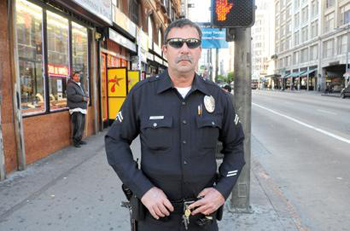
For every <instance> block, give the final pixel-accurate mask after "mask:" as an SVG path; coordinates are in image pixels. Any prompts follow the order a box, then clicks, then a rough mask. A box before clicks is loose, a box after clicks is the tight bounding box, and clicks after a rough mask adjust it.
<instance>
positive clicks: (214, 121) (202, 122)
mask: <svg viewBox="0 0 350 231" xmlns="http://www.w3.org/2000/svg"><path fill="white" fill-rule="evenodd" d="M196 120H197V126H198V128H203V127H218V128H221V120H220V119H219V118H217V117H214V116H211V117H206V118H205V117H197V119H196Z"/></svg>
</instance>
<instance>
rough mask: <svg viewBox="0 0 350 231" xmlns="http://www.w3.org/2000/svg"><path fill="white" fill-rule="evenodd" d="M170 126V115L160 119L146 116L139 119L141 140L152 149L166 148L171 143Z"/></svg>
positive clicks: (171, 122) (171, 120)
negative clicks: (141, 119)
mask: <svg viewBox="0 0 350 231" xmlns="http://www.w3.org/2000/svg"><path fill="white" fill-rule="evenodd" d="M172 127H173V119H172V117H165V118H163V119H160V120H150V119H149V118H146V119H144V120H143V121H141V132H142V133H141V139H142V142H143V143H144V144H145V145H146V146H147V147H148V148H149V149H152V150H157V151H163V150H167V149H169V148H170V147H171V146H172V144H173V132H172V130H173V129H172Z"/></svg>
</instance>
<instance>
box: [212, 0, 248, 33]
mask: <svg viewBox="0 0 350 231" xmlns="http://www.w3.org/2000/svg"><path fill="white" fill-rule="evenodd" d="M211 9H212V17H211V18H212V24H213V26H217V27H251V26H253V24H254V13H255V1H254V0H212V2H211Z"/></svg>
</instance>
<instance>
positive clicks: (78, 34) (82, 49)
mask: <svg viewBox="0 0 350 231" xmlns="http://www.w3.org/2000/svg"><path fill="white" fill-rule="evenodd" d="M72 58H73V71H72V73H73V72H75V71H79V72H80V73H81V76H80V82H81V83H82V85H83V86H84V90H85V91H86V92H89V84H88V83H89V75H88V68H87V67H88V60H87V58H88V35H87V29H86V27H83V26H80V25H79V24H77V23H74V22H72Z"/></svg>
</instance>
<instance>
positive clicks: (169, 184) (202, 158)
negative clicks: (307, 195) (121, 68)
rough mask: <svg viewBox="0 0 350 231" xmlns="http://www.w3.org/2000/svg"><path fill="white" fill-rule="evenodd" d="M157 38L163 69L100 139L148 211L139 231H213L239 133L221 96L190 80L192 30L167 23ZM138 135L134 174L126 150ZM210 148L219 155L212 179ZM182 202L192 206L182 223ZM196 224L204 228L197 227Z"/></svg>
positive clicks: (195, 56)
mask: <svg viewBox="0 0 350 231" xmlns="http://www.w3.org/2000/svg"><path fill="white" fill-rule="evenodd" d="M164 37H165V40H164V44H165V45H164V46H163V53H164V55H165V56H166V58H167V60H168V69H167V71H165V72H164V73H162V74H161V75H160V76H155V77H151V78H148V79H146V80H144V81H141V82H140V83H138V84H137V85H136V86H134V88H133V89H132V90H131V91H130V94H129V95H128V97H127V99H126V100H125V102H124V104H123V106H122V108H121V110H120V111H119V113H118V114H117V117H116V120H115V122H114V123H113V125H112V127H111V128H110V130H109V131H108V133H107V135H106V137H105V143H106V152H107V157H108V163H109V164H110V165H111V166H112V167H113V169H114V170H115V171H116V173H117V174H118V176H119V177H120V179H121V180H122V182H123V183H124V184H125V185H126V186H128V187H129V188H130V189H131V190H132V191H133V193H134V194H135V195H136V196H137V197H138V198H140V200H141V202H142V204H143V205H144V206H145V208H147V209H146V211H147V212H146V214H145V217H143V218H142V219H140V220H139V222H138V230H140V231H150V230H162V231H180V230H186V229H187V230H191V231H196V230H211V231H214V230H218V227H217V223H216V220H215V219H211V218H213V217H214V218H215V213H216V211H217V210H218V209H219V208H220V207H221V206H222V205H223V204H224V202H225V200H226V199H227V198H228V196H229V194H230V192H231V191H232V188H233V186H234V184H235V183H236V181H237V178H238V176H239V174H240V171H241V169H242V167H243V165H244V164H245V161H244V153H243V140H244V135H243V131H242V126H241V124H240V121H239V118H238V116H237V115H236V113H235V111H234V108H233V105H232V103H231V100H230V99H229V97H228V96H227V95H226V94H225V92H223V91H222V90H221V89H220V87H219V86H217V85H216V84H214V83H212V82H210V81H207V80H204V79H202V78H201V77H199V76H198V75H197V74H196V73H195V67H196V66H197V63H198V60H199V58H200V55H201V51H202V48H201V38H202V32H201V30H200V28H199V27H198V25H196V24H194V23H193V22H191V21H190V20H188V19H180V20H177V21H174V22H173V23H171V24H170V25H169V26H168V28H167V29H166V31H165V35H164ZM138 135H140V140H141V166H140V168H138V167H137V164H136V163H135V161H134V160H133V156H132V152H131V150H130V144H131V142H132V141H133V140H134V139H135V138H136V137H137V136H138ZM217 140H220V141H222V142H223V150H222V153H223V154H224V155H225V157H224V159H223V162H222V164H221V165H220V168H219V174H216V173H217V165H216V160H215V149H216V143H217ZM189 201H195V202H194V203H192V204H191V205H189V206H188V209H190V213H188V214H187V216H184V214H183V213H184V202H189ZM187 205H188V204H187ZM213 214H214V216H211V215H213ZM188 217H189V219H185V218H188ZM203 217H204V218H208V219H209V221H210V222H205V224H204V225H203V223H201V222H199V221H203ZM203 226H205V227H203Z"/></svg>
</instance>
